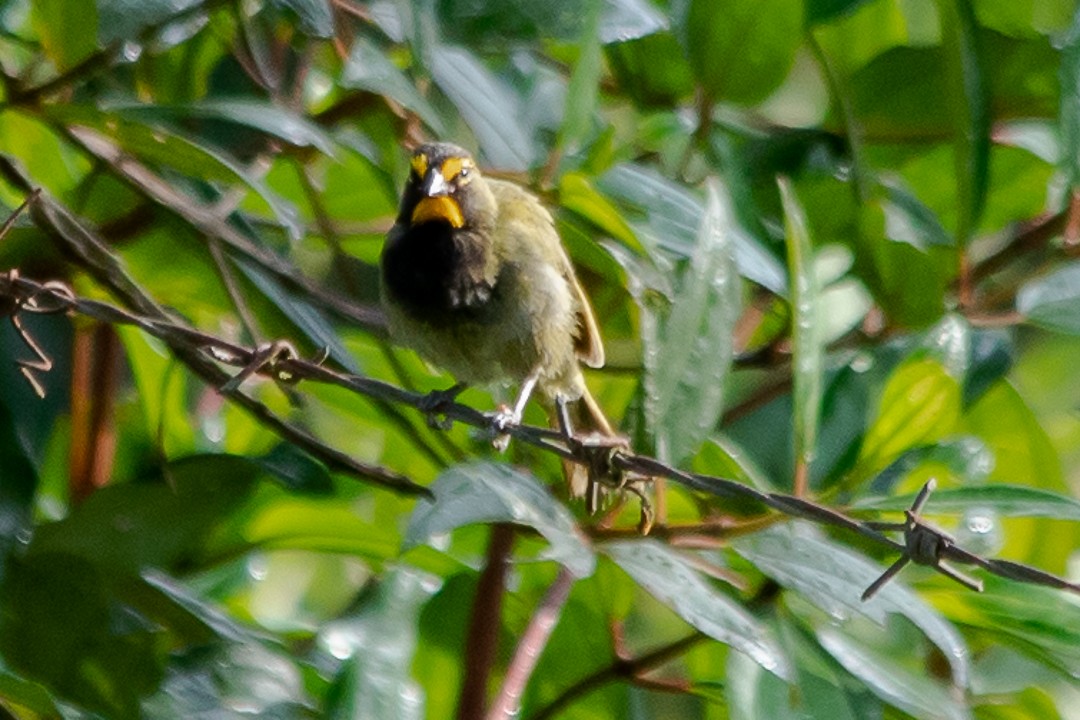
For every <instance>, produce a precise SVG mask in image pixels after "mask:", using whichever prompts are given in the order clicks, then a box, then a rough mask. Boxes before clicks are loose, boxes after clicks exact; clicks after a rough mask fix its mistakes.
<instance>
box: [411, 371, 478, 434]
mask: <svg viewBox="0 0 1080 720" xmlns="http://www.w3.org/2000/svg"><path fill="white" fill-rule="evenodd" d="M467 387H469V386H468V384H467V383H462V382H459V383H454V384H453V385H452V386H450V387H448V388H446V389H445V390H432V391H431V392H429V393H428V394H427V395H425V396H424V397H423V398H422V399H421V400H420V405H419V410H420V412H422V413H424V416H425V417H426V418H427V424H428V427H429V428H431V429H433V430H449V429H450V426H451V424H452V423H451V421H450V419H449V418H447V417H446V415H445V412H446V408H447V406H448V405H451V404H453V402H454V400H456V399H457V396H458V395H460V394H461V393H463V392H464V391H465V388H467Z"/></svg>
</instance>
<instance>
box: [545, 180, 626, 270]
mask: <svg viewBox="0 0 1080 720" xmlns="http://www.w3.org/2000/svg"><path fill="white" fill-rule="evenodd" d="M559 204H560V205H562V206H563V207H564V208H566V209H568V210H572V211H573V212H575V213H577V214H578V215H580V216H581V217H583V218H585V219H586V220H588V221H589V222H591V223H592V224H593V225H595V226H596V227H598V228H599V229H600V230H601V231H603V232H605V233H607V234H608V235H610V236H611V237H613V238H614V239H616V240H618V241H619V242H620V243H622V244H623V245H624V246H626V247H627V248H629V249H631V250H633V251H635V252H643V250H644V249H643V248H642V247H641V242H640V241H639V240H638V239H637V236H636V235H635V234H634V230H633V228H631V227H630V226H629V225H628V224H627V223H626V220H624V219H623V217H622V215H620V214H619V211H618V210H617V209H616V208H615V207H614V206H612V204H611V203H610V202H609V201H608V200H607V198H605V197H604V196H603V195H601V194H600V193H599V192H597V190H596V188H594V187H593V186H592V184H591V183H590V182H589V179H588V178H587V177H586V176H585V175H583V174H581V173H578V172H568V173H566V174H565V175H563V176H562V177H561V178H559Z"/></svg>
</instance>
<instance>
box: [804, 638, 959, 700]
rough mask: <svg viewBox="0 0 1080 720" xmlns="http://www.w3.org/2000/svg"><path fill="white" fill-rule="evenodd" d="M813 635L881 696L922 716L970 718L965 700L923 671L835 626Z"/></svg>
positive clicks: (846, 667) (849, 670) (852, 672)
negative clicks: (898, 660) (897, 659)
mask: <svg viewBox="0 0 1080 720" xmlns="http://www.w3.org/2000/svg"><path fill="white" fill-rule="evenodd" d="M817 637H818V640H819V641H820V642H821V645H822V647H824V648H825V649H826V650H828V651H829V653H830V654H831V655H832V656H833V657H834V658H836V660H837V661H838V662H839V663H840V664H841V665H843V666H844V668H845V669H846V670H847V671H848V672H850V673H851V674H852V675H854V676H855V677H857V678H859V679H860V680H862V681H863V682H865V683H866V684H867V685H868V686H869V687H870V689H871V690H873V691H874V692H875V693H876V694H877V695H878V697H880V698H881V699H882V700H885V701H887V702H889V703H890V704H892V705H895V706H896V707H898V708H900V709H901V710H903V711H905V712H907V713H910V714H912V715H914V716H915V717H917V718H925V720H970V719H971V713H970V711H969V710H968V708H967V706H966V704H964V703H962V702H961V701H959V700H958V699H957V697H956V695H955V694H954V693H953V692H952V691H951V690H950V689H949V688H947V687H944V686H942V685H941V684H940V683H937V682H935V681H934V680H932V679H931V678H930V677H928V676H927V673H926V672H925V671H921V672H914V671H912V670H910V669H908V668H907V667H905V666H904V665H903V664H902V663H900V662H897V661H896V659H895V658H893V657H892V656H890V655H887V654H885V653H882V652H877V651H875V649H873V648H871V647H869V646H867V645H864V644H862V643H860V642H859V641H858V640H857V639H856V638H853V637H851V636H850V635H847V634H846V633H843V632H841V631H840V630H838V629H836V628H832V627H828V626H822V627H819V628H818V629H817Z"/></svg>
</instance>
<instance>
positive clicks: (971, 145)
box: [937, 0, 990, 247]
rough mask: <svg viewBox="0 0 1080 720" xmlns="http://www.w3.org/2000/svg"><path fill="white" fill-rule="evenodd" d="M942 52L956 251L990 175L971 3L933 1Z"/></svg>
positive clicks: (972, 225) (973, 222) (976, 215)
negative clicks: (950, 126)
mask: <svg viewBox="0 0 1080 720" xmlns="http://www.w3.org/2000/svg"><path fill="white" fill-rule="evenodd" d="M937 6H938V9H939V11H940V16H941V26H942V46H943V48H944V50H945V63H944V65H945V67H944V71H945V82H946V92H947V94H946V95H945V100H946V102H947V103H949V108H950V115H951V117H952V123H953V159H954V166H955V172H956V183H957V197H958V201H959V207H958V208H957V211H958V213H959V218H958V221H957V226H956V244H957V247H964V246H966V245H967V243H968V241H969V240H970V239H971V236H972V235H973V234H974V232H975V229H976V228H977V227H978V224H979V219H980V216H981V215H982V211H983V206H984V204H985V203H986V192H987V188H988V186H989V177H990V175H989V172H990V99H989V93H988V91H987V87H986V81H985V79H984V78H983V71H982V59H981V57H980V53H979V48H978V47H977V39H976V36H975V31H976V23H975V14H974V12H973V11H972V9H971V0H938V3H937Z"/></svg>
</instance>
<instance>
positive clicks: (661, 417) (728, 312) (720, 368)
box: [642, 184, 740, 465]
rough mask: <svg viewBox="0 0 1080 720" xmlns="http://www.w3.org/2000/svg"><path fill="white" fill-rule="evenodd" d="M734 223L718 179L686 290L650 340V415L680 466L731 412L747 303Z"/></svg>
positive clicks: (659, 440) (663, 450) (661, 447)
mask: <svg viewBox="0 0 1080 720" xmlns="http://www.w3.org/2000/svg"><path fill="white" fill-rule="evenodd" d="M733 222H734V218H733V214H732V209H731V199H730V197H729V196H728V194H727V191H726V189H725V188H723V187H722V186H720V185H719V184H711V185H710V186H709V200H708V205H707V207H706V210H705V215H704V217H703V218H702V222H701V227H700V229H699V231H698V240H697V247H696V248H695V249H694V251H693V254H692V255H691V258H690V262H689V264H688V265H687V267H686V269H685V270H684V271H683V274H682V277H681V278H680V287H679V290H678V292H677V294H676V295H675V297H674V298H673V299H672V303H671V307H670V309H669V310H668V311H667V312H666V313H664V314H663V315H662V316H661V317H657V318H656V320H657V321H658V331H659V332H658V335H657V336H656V338H655V340H654V342H655V344H654V345H652V346H651V347H650V346H649V340H648V338H645V342H646V350H645V367H646V376H645V388H646V389H645V392H646V414H647V417H648V418H649V421H650V425H651V428H652V432H653V434H654V437H655V438H656V445H657V453H658V455H659V456H660V457H661V458H662V459H664V460H665V461H668V462H672V463H674V464H676V465H681V464H683V463H684V462H685V461H686V460H687V459H688V458H690V456H692V455H693V454H694V453H696V452H697V450H698V448H699V447H700V446H701V443H702V441H704V440H705V438H706V437H707V436H708V435H709V433H710V432H712V430H713V429H714V428H715V427H716V423H717V421H718V420H719V419H720V413H721V410H722V409H723V399H724V398H723V390H724V376H725V375H726V374H727V371H728V368H729V367H730V365H731V359H732V355H733V353H734V347H733V345H734V342H733V340H732V332H733V330H734V327H735V321H736V320H737V319H738V316H739V300H740V287H739V281H738V276H737V275H736V274H735V267H734V263H733V259H732V241H731V226H732V223H733ZM642 309H643V312H644V313H646V314H649V313H653V312H654V311H651V310H650V309H649V308H647V307H643V308H642ZM643 334H644V333H643Z"/></svg>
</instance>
